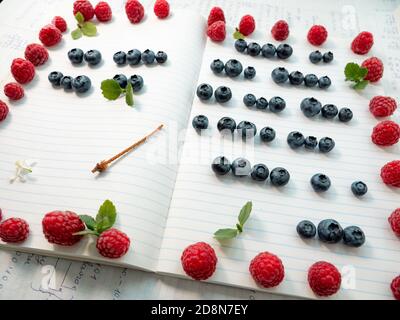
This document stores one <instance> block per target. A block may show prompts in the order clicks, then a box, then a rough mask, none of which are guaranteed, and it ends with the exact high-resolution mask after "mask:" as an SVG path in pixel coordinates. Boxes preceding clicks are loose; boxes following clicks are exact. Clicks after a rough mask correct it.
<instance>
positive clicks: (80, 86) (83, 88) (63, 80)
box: [48, 71, 92, 93]
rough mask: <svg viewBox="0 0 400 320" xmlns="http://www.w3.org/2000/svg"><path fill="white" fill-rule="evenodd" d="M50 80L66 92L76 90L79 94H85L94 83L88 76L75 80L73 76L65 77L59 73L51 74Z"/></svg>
mask: <svg viewBox="0 0 400 320" xmlns="http://www.w3.org/2000/svg"><path fill="white" fill-rule="evenodd" d="M48 79H49V81H50V83H51V84H52V85H53V86H54V87H63V88H64V89H65V90H74V91H75V92H77V93H85V92H87V91H89V89H90V88H91V86H92V82H91V80H90V78H89V77H88V76H84V75H82V76H78V77H76V78H73V77H71V76H64V75H63V74H62V73H61V72H59V71H53V72H50V73H49V75H48Z"/></svg>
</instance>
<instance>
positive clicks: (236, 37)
mask: <svg viewBox="0 0 400 320" xmlns="http://www.w3.org/2000/svg"><path fill="white" fill-rule="evenodd" d="M233 39H236V40H238V39H244V35H243V34H242V33H241V32H240V31H239V30H238V29H236V31H235V32H234V33H233Z"/></svg>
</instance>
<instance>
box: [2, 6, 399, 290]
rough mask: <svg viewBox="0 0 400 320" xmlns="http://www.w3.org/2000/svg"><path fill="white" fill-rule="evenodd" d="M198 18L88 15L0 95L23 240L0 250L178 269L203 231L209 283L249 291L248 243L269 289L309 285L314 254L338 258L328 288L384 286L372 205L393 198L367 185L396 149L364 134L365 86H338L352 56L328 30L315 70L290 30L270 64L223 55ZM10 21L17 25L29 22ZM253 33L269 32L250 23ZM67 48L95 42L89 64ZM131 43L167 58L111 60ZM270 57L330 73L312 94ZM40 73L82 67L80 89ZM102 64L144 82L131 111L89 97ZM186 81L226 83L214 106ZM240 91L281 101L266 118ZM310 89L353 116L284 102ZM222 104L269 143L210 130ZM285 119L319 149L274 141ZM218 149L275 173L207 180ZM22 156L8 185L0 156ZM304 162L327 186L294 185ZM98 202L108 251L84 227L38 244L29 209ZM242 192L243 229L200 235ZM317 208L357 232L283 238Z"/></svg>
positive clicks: (223, 221) (233, 208)
mask: <svg viewBox="0 0 400 320" xmlns="http://www.w3.org/2000/svg"><path fill="white" fill-rule="evenodd" d="M66 10H69V7H68V8H66ZM66 12H67V11H66ZM69 22H70V24H71V23H72V21H69ZM204 25H205V22H204V19H202V18H201V17H199V16H198V15H197V14H195V13H190V12H174V14H173V16H172V18H170V19H168V20H166V21H163V22H162V23H161V22H160V21H157V19H156V18H154V17H152V16H148V17H147V18H146V21H145V22H144V23H141V24H139V25H137V26H132V25H130V24H129V23H128V21H127V19H126V18H125V17H124V16H116V17H115V18H114V20H113V22H112V23H111V24H107V25H104V24H102V25H101V26H99V36H98V37H96V38H91V39H89V38H84V39H80V40H77V41H73V40H71V39H70V37H69V36H65V37H64V41H63V44H62V45H61V46H59V47H57V48H56V49H52V50H51V61H50V62H49V63H48V64H47V65H46V66H45V67H43V68H39V69H38V74H37V77H36V78H35V80H34V81H33V83H32V84H30V85H29V86H28V90H27V93H26V95H27V98H26V99H25V100H24V101H23V102H21V103H17V104H12V105H11V115H10V116H9V118H8V119H7V120H6V121H5V122H3V123H2V125H1V126H0V146H1V148H0V163H1V166H0V200H1V203H0V206H1V208H2V209H3V212H4V214H5V215H6V216H19V217H22V218H24V219H26V220H27V221H28V222H29V224H30V226H31V235H30V238H29V239H28V241H26V242H25V243H23V244H21V245H19V246H11V245H7V244H4V243H3V244H1V247H3V248H5V249H17V250H21V251H28V252H35V253H42V254H46V255H56V256H60V257H68V258H72V259H82V260H91V261H96V262H99V263H107V264H113V265H118V266H125V267H130V268H140V269H144V270H149V271H153V272H159V273H163V274H170V275H173V276H184V274H183V271H182V269H181V265H180V255H181V252H182V250H183V249H184V248H185V247H186V246H187V245H189V244H191V243H194V242H197V241H206V242H208V243H210V244H211V245H212V246H213V247H214V248H215V250H216V252H217V255H218V258H219V263H218V266H217V271H216V273H215V274H214V276H213V277H212V278H211V279H210V281H211V282H216V283H220V284H224V285H232V286H240V287H246V288H253V289H256V290H261V289H260V288H259V287H257V286H256V284H255V283H254V282H253V280H252V279H251V277H250V275H249V272H248V265H249V262H250V260H251V259H252V258H253V257H254V256H255V255H256V254H257V253H259V252H261V251H271V252H273V253H275V254H277V255H279V256H280V257H281V259H282V260H283V263H284V265H285V271H286V276H285V280H284V281H283V283H282V284H281V285H280V286H279V287H277V288H275V289H272V290H270V291H271V292H277V293H282V294H288V295H295V296H301V297H311V298H312V297H314V295H313V294H312V292H311V291H310V289H309V288H308V285H307V269H308V267H309V266H310V265H311V264H312V263H314V262H315V261H318V260H327V261H331V262H332V263H334V264H335V265H337V266H338V267H339V268H341V271H342V273H343V276H344V281H343V282H344V283H343V290H341V291H340V293H339V294H338V295H336V296H335V298H390V297H391V295H390V292H389V283H390V281H391V279H392V278H393V277H394V276H395V275H397V273H398V272H399V270H400V247H399V240H398V239H397V238H396V237H395V236H394V235H393V234H392V233H391V232H390V229H389V226H388V223H387V217H388V215H389V214H390V212H391V211H392V210H393V209H394V208H396V207H397V206H398V205H399V202H398V198H399V192H398V191H396V190H391V189H389V188H387V187H385V186H384V185H383V184H382V183H381V180H380V178H379V170H380V168H381V166H382V165H383V164H385V163H386V162H388V161H390V160H393V159H395V158H396V157H398V154H399V148H398V147H394V148H389V149H384V150H383V149H382V150H381V149H379V148H377V147H376V146H374V145H373V144H371V143H370V138H369V135H370V131H371V129H372V127H373V126H374V125H375V123H376V120H375V119H373V118H372V117H371V115H370V114H369V111H368V107H367V106H368V101H369V98H370V97H371V96H372V95H374V94H376V93H377V92H379V91H380V88H379V87H374V86H371V87H370V88H368V89H367V90H365V92H366V93H365V94H357V93H355V92H354V91H352V90H350V89H348V87H347V84H345V83H344V81H343V71H342V69H343V66H344V65H345V63H346V62H347V61H351V60H353V61H354V60H358V59H356V57H354V56H352V55H351V54H350V52H349V50H348V49H347V45H346V44H343V43H342V42H341V41H336V40H335V41H334V40H332V39H331V40H329V42H328V43H327V44H326V45H325V47H324V48H323V50H325V49H326V51H327V50H332V51H334V53H335V60H334V62H333V63H331V64H329V65H324V67H322V66H318V65H311V64H310V63H309V62H308V58H307V57H308V53H309V52H310V51H311V50H312V48H311V47H309V46H308V45H307V44H306V43H305V42H304V41H303V39H304V33H305V32H304V30H295V31H294V32H293V35H292V36H291V38H290V40H289V42H290V43H291V44H292V45H293V47H294V55H293V56H292V57H291V58H290V59H289V60H288V61H277V60H267V59H263V58H261V57H259V58H252V57H249V56H245V55H241V54H239V53H237V52H236V51H235V50H234V49H233V39H231V37H227V40H226V41H225V42H224V44H222V45H221V44H215V43H212V42H210V41H207V40H206V38H205V37H204ZM231 31H233V30H232V29H230V30H228V33H230V32H231ZM10 32H12V30H11V28H10ZM26 32H27V33H32V37H33V36H34V34H35V33H33V32H32V30H26ZM253 39H254V40H255V41H258V42H260V43H265V42H267V41H271V39H269V38H266V36H265V34H262V33H261V32H260V33H256V34H255V35H254V37H253ZM32 40H33V38H32ZM73 47H80V48H81V49H83V50H84V51H85V50H89V49H93V48H95V49H100V50H101V52H102V54H103V57H104V59H103V63H102V64H101V66H99V67H96V68H89V67H87V66H85V65H84V66H81V67H73V66H71V64H70V63H69V61H68V60H67V57H66V52H67V51H68V50H69V49H71V48H73ZM132 48H138V49H141V50H144V49H146V48H150V49H153V50H155V51H157V50H164V51H166V52H167V53H168V56H169V61H168V63H167V65H165V66H154V67H145V66H142V67H137V68H132V67H129V66H126V67H123V68H119V67H117V66H115V64H114V62H113V61H112V55H113V53H114V52H116V51H118V50H129V49H132ZM7 50H8V49H7V48H5V49H4V51H5V57H6V58H8V60H7V59H6V58H4V59H2V61H1V64H0V84H1V85H3V84H5V83H6V82H8V81H9V80H10V79H11V75H10V74H9V71H8V68H9V62H10V59H11V58H12V57H13V56H15V52H12V51H7ZM20 54H21V55H22V51H21V53H20ZM215 58H220V59H221V60H223V61H226V60H228V59H229V58H238V59H239V60H240V61H241V62H242V63H243V65H244V66H247V65H252V66H254V67H255V68H256V70H257V76H256V78H255V79H254V80H252V81H245V80H243V79H242V78H238V79H229V78H227V77H223V76H221V77H217V76H215V75H213V74H212V72H211V70H210V68H209V65H210V62H211V61H212V60H213V59H215ZM277 66H285V67H287V68H288V69H289V70H291V71H293V70H297V69H299V70H301V71H303V72H304V73H316V74H317V75H319V76H322V75H325V74H326V75H329V76H330V77H331V79H332V81H333V85H332V87H331V88H330V89H329V90H328V91H321V90H317V89H309V90H307V89H305V88H291V87H289V86H283V87H280V86H277V85H276V84H274V83H273V82H272V81H271V79H270V73H271V70H272V69H273V68H275V67H277ZM53 70H59V71H62V72H63V73H64V74H70V75H72V76H77V75H79V74H87V75H88V76H89V77H90V78H91V79H92V81H93V87H94V88H93V89H92V91H91V92H90V94H89V95H88V96H87V97H85V98H77V97H76V96H75V95H74V94H71V93H65V92H64V91H63V90H55V89H52V88H51V86H50V85H49V83H48V81H47V74H48V73H49V72H50V71H53ZM116 73H124V74H126V75H131V74H140V75H142V76H143V78H144V80H145V88H144V90H143V92H141V93H140V94H138V95H137V96H136V97H135V103H136V107H135V108H133V109H131V108H129V107H127V106H126V105H125V104H124V101H123V100H118V101H116V102H108V101H106V100H105V99H104V98H103V97H102V95H101V93H100V82H101V81H102V80H103V79H106V78H111V77H112V76H113V75H114V74H116ZM202 82H207V83H210V84H211V85H212V86H213V87H214V88H216V87H218V86H219V85H227V86H229V87H230V88H231V89H232V92H233V99H232V100H231V101H230V102H229V103H227V104H226V105H224V106H221V105H218V104H214V103H201V102H199V101H198V99H197V97H195V94H194V93H195V90H196V87H197V84H198V83H202ZM250 92H251V93H254V94H255V95H256V96H264V97H266V98H267V99H269V98H271V97H272V96H276V95H279V96H281V97H283V98H284V99H285V100H286V102H287V109H286V110H285V111H284V112H283V113H282V114H279V115H276V114H271V113H269V112H262V111H253V110H249V109H247V108H246V107H245V106H244V105H243V103H242V97H243V96H244V95H245V94H246V93H250ZM310 96H314V97H316V98H317V99H319V100H320V101H321V102H322V103H334V104H336V105H338V106H341V107H343V106H349V107H351V108H352V110H353V111H354V113H355V118H354V120H353V121H351V122H350V123H349V124H342V123H338V122H330V121H322V120H316V119H312V120H311V119H306V118H305V117H304V116H303V115H302V114H301V111H300V109H299V104H300V101H301V100H302V99H303V98H305V97H310ZM198 114H204V115H206V116H208V118H209V120H210V128H209V129H208V130H207V131H206V133H204V134H203V135H201V136H200V135H198V134H197V133H196V132H195V131H194V130H193V128H192V127H191V119H192V118H193V117H194V116H195V115H198ZM223 116H231V117H233V118H234V119H235V120H236V121H237V122H238V121H241V120H249V121H252V122H254V123H255V124H256V125H257V128H258V130H260V129H261V128H262V127H264V126H267V125H268V126H271V127H273V128H275V130H276V131H277V139H276V140H275V141H274V142H273V143H271V144H270V145H268V146H267V145H264V144H262V143H261V142H260V141H258V137H256V141H255V144H254V147H252V145H250V144H249V145H246V144H243V143H242V141H241V140H240V139H236V138H235V139H234V141H232V140H229V139H226V138H225V139H224V138H221V136H220V134H219V132H218V131H217V129H216V123H217V121H218V120H219V119H220V118H221V117H223ZM161 123H163V124H165V126H166V128H165V129H164V130H163V131H162V132H160V133H159V134H158V135H157V137H155V138H153V139H151V140H150V141H149V142H148V143H146V144H145V145H143V146H142V147H140V148H139V149H138V150H136V151H135V152H134V153H131V154H129V155H128V156H126V157H125V158H123V159H122V160H121V161H119V162H118V164H117V165H115V166H113V167H111V168H110V170H109V171H108V172H106V173H105V174H104V175H102V176H99V177H97V176H95V175H93V174H92V173H91V172H90V170H91V169H92V168H93V166H94V165H95V164H96V163H97V162H98V161H100V160H103V159H106V158H108V157H110V156H112V155H114V154H115V153H117V152H119V151H120V150H122V149H123V148H125V147H126V146H128V145H130V144H132V143H133V142H134V141H135V140H137V139H139V138H141V137H142V136H143V135H145V134H147V133H148V132H150V131H151V130H153V129H154V128H156V127H157V126H158V125H159V124H161ZM185 129H187V130H186V132H185ZM293 130H299V131H302V132H303V133H304V134H306V135H315V136H317V137H323V136H330V137H332V138H334V139H335V141H336V144H337V146H336V148H335V150H334V151H333V152H332V153H330V154H328V155H321V154H318V153H310V152H301V151H299V152H296V151H293V150H291V149H290V148H288V147H287V145H286V136H287V134H288V133H289V132H290V131H293ZM177 133H178V134H177ZM178 150H179V152H178ZM219 155H225V156H227V157H228V158H229V159H231V160H233V159H235V158H236V157H239V156H244V157H246V158H248V159H249V160H250V161H251V163H252V164H255V163H265V164H266V165H267V166H268V167H269V168H270V169H272V168H274V167H277V166H283V167H285V168H287V169H288V170H289V172H290V174H291V181H290V183H289V184H288V185H287V186H286V187H284V188H282V189H277V188H273V187H271V186H270V185H269V183H266V184H257V183H254V182H251V181H250V180H249V179H234V178H232V177H230V176H227V177H224V178H222V179H221V178H218V177H216V176H215V175H214V174H213V172H212V171H211V169H210V163H211V162H212V160H213V159H214V158H215V157H217V156H219ZM22 159H35V160H37V165H36V167H35V169H34V173H33V174H32V175H31V176H30V178H29V179H28V181H27V182H26V183H18V182H16V183H14V184H10V183H9V177H10V176H12V175H13V173H14V162H15V161H16V160H22ZM317 172H324V173H326V174H327V175H328V176H330V177H331V180H332V183H333V185H332V188H331V190H330V191H329V192H327V193H326V194H324V195H318V194H316V193H315V192H313V191H312V190H311V187H310V184H309V179H310V177H311V176H312V175H313V174H315V173H317ZM358 179H360V180H363V181H365V182H366V183H367V184H368V186H369V193H368V194H367V196H366V197H364V198H363V199H357V198H355V197H354V196H353V195H352V194H351V192H350V184H351V182H353V181H354V180H358ZM105 199H110V200H112V201H113V202H114V204H115V205H116V207H117V210H118V214H119V218H118V221H117V227H119V228H120V229H122V230H123V231H124V232H126V233H127V234H128V235H129V237H130V238H131V240H132V246H131V250H130V251H129V253H128V254H127V255H126V256H125V257H123V258H122V259H119V260H108V259H104V258H102V257H101V256H100V255H99V254H98V253H97V251H96V249H95V242H94V241H93V239H90V238H87V239H85V240H84V241H82V242H81V243H79V244H78V245H76V246H74V247H71V248H63V247H59V246H53V245H50V244H48V243H47V241H46V240H45V239H44V236H43V234H42V231H41V219H42V217H43V215H44V214H45V213H47V212H49V211H53V210H55V209H59V210H72V211H75V212H77V213H79V214H91V215H94V214H95V213H96V211H97V209H98V207H99V205H100V204H101V203H102V202H103V201H104V200H105ZM248 200H251V201H253V212H252V215H251V217H250V219H249V221H248V223H247V224H246V227H245V232H244V233H243V234H242V235H240V236H239V237H238V238H237V239H235V240H233V241H230V242H228V243H224V244H220V243H219V242H218V241H216V240H214V239H213V233H214V231H216V230H217V229H219V228H224V227H230V226H233V225H234V223H235V222H236V218H237V214H238V212H239V210H240V208H241V207H242V206H243V204H244V203H245V202H246V201H248ZM325 218H334V219H336V220H338V221H339V222H340V223H341V224H342V226H349V225H358V226H360V227H362V228H363V230H364V231H365V233H366V235H367V242H366V244H365V245H364V246H363V247H361V248H359V249H349V248H345V247H344V246H343V245H341V244H337V245H330V246H327V245H323V244H322V243H321V242H319V241H317V240H313V241H303V240H301V239H300V238H299V237H298V236H297V234H296V230H295V227H296V225H297V223H298V222H299V221H300V220H303V219H309V220H312V221H313V222H314V223H315V224H317V223H318V222H319V221H320V220H322V219H325Z"/></svg>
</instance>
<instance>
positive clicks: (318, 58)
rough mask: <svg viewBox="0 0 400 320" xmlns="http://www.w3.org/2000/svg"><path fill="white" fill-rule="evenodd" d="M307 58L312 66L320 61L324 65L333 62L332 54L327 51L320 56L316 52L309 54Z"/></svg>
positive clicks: (318, 52)
mask: <svg viewBox="0 0 400 320" xmlns="http://www.w3.org/2000/svg"><path fill="white" fill-rule="evenodd" d="M308 58H309V59H310V61H311V62H312V63H314V64H317V63H319V62H321V61H323V62H324V63H330V62H332V61H333V53H332V52H331V51H328V52H325V53H324V54H322V53H321V51H319V50H316V51H313V52H311V53H310V55H309V56H308Z"/></svg>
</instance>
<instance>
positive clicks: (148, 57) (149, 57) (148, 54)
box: [142, 49, 156, 64]
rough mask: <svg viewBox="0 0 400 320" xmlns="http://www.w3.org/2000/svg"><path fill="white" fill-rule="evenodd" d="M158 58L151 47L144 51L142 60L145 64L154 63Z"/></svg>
mask: <svg viewBox="0 0 400 320" xmlns="http://www.w3.org/2000/svg"><path fill="white" fill-rule="evenodd" d="M155 59H156V55H155V54H154V52H153V51H152V50H150V49H146V50H144V51H143V52H142V61H143V63H144V64H152V63H153V62H154V60H155Z"/></svg>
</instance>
